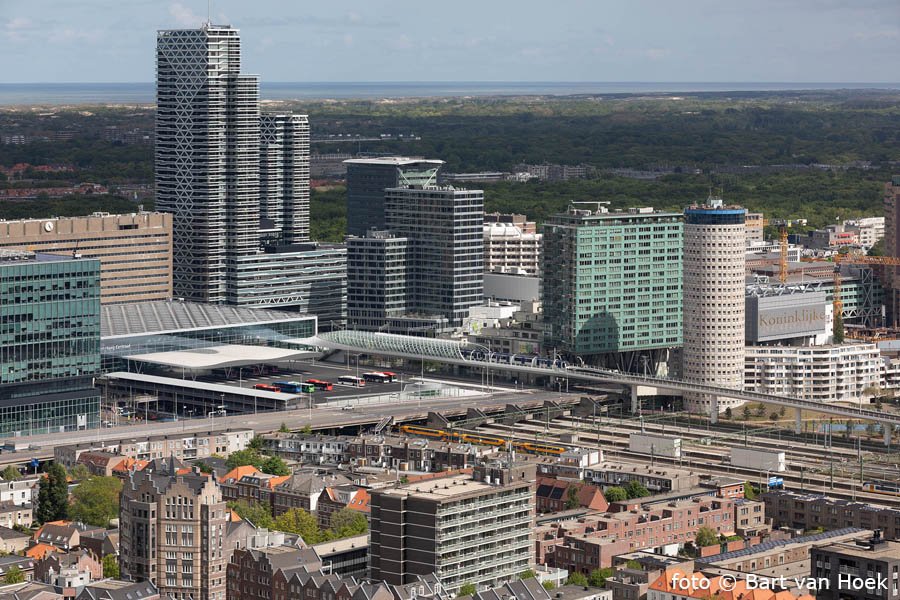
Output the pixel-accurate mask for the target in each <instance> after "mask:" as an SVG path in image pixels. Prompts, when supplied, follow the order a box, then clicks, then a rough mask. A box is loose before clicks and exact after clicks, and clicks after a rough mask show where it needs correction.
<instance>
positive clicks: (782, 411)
mask: <svg viewBox="0 0 900 600" xmlns="http://www.w3.org/2000/svg"><path fill="white" fill-rule="evenodd" d="M786 413H787V408H785V407H784V406H780V407H779V408H778V416H779V417H781V418H782V419H783V418H784V415H785V414H786Z"/></svg>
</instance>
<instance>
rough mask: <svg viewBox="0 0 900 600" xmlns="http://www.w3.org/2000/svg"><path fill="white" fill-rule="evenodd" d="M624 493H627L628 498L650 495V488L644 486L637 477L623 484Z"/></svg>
mask: <svg viewBox="0 0 900 600" xmlns="http://www.w3.org/2000/svg"><path fill="white" fill-rule="evenodd" d="M625 493H626V494H628V499H629V500H631V499H634V498H645V497H647V496H649V495H650V490H648V489H647V488H646V487H644V484H642V483H641V482H640V481H638V480H637V479H632V480H631V481H629V482H628V483H626V484H625Z"/></svg>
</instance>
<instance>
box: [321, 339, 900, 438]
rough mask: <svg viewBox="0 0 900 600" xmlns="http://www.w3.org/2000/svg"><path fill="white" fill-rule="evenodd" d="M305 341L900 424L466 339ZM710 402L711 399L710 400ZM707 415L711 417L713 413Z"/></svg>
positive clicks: (892, 418)
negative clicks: (491, 346)
mask: <svg viewBox="0 0 900 600" xmlns="http://www.w3.org/2000/svg"><path fill="white" fill-rule="evenodd" d="M307 343H310V344H314V345H316V346H319V347H322V348H328V349H332V350H344V351H348V352H360V353H367V354H378V355H382V356H393V357H397V358H409V359H414V360H423V359H424V360H430V361H435V362H441V363H445V364H454V365H462V366H468V367H475V368H483V369H488V370H491V369H495V370H502V371H508V372H515V373H528V374H531V375H537V376H546V377H558V378H565V379H576V380H580V381H592V382H599V383H615V384H619V385H622V386H627V387H629V388H630V389H631V398H632V405H631V408H632V412H637V411H638V399H637V387H638V386H648V387H655V388H659V389H664V390H671V391H676V392H682V393H683V392H692V393H695V394H705V395H709V396H711V397H713V398H716V397H725V398H735V399H738V400H744V401H747V402H762V403H763V404H771V405H775V406H784V407H786V408H793V409H794V410H795V428H796V430H797V432H798V433H799V432H800V430H801V426H802V420H801V415H802V413H801V411H803V410H813V411H815V412H817V413H824V414H827V415H832V416H834V417H839V418H842V419H860V420H865V421H874V422H877V423H880V424H882V426H883V429H884V439H885V443H886V444H889V443H890V438H891V431H892V429H893V428H894V427H895V426H897V427H900V416H898V415H893V414H888V413H883V412H880V411H877V410H871V409H864V408H862V407H860V408H859V409H855V408H848V407H844V406H834V405H829V404H822V403H820V402H813V401H811V400H801V399H799V398H791V397H789V396H779V395H775V394H765V393H761V392H750V391H745V390H739V389H734V388H728V387H720V386H715V385H709V384H704V383H696V382H692V381H686V380H683V379H676V378H674V377H652V376H648V375H635V374H631V373H620V372H619V371H613V370H608V369H597V368H593V367H585V366H583V365H573V364H569V363H566V362H564V361H562V360H561V359H558V358H555V359H549V358H543V357H536V356H530V355H529V356H523V355H512V356H510V355H506V354H500V353H498V352H491V351H490V350H489V349H487V348H484V347H483V346H480V345H477V344H471V343H468V342H457V341H453V340H442V339H433V338H425V337H416V336H406V335H397V334H390V333H377V332H369V331H352V330H343V331H331V332H327V333H319V334H318V336H317V337H316V338H313V339H311V340H309V341H308V342H307ZM713 406H715V402H713ZM714 411H715V412H716V414H711V415H710V416H711V417H712V418H713V419H715V418H716V417H717V416H718V412H717V410H716V409H714Z"/></svg>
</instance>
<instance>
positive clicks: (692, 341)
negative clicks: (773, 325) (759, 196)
mask: <svg viewBox="0 0 900 600" xmlns="http://www.w3.org/2000/svg"><path fill="white" fill-rule="evenodd" d="M746 214H747V211H746V209H744V208H741V207H735V206H724V205H723V203H722V201H721V200H720V199H710V201H709V203H708V204H706V205H702V206H691V207H690V208H687V209H686V210H685V211H684V219H685V221H684V284H683V285H684V350H683V372H684V379H685V380H687V381H693V382H696V383H704V384H708V385H717V386H722V387H729V388H735V389H741V388H742V387H743V383H744V296H745V269H746V267H745V261H746V258H745V253H746V248H745V245H746V241H745V239H746V227H745V224H744V221H745V218H746ZM684 403H685V408H686V409H687V410H691V411H695V412H701V411H702V412H708V413H709V414H710V416H711V417H712V418H713V419H715V418H716V417H717V416H718V414H719V412H721V411H724V410H725V409H726V408H729V407H730V408H734V407H735V406H739V405H740V404H742V401H740V400H735V399H732V398H718V397H714V396H709V395H706V394H688V393H685V395H684Z"/></svg>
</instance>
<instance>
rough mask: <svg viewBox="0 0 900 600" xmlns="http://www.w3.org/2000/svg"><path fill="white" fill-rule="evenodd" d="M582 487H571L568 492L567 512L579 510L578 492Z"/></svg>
mask: <svg viewBox="0 0 900 600" xmlns="http://www.w3.org/2000/svg"><path fill="white" fill-rule="evenodd" d="M580 487H581V486H576V485H570V486H569V489H568V491H567V492H566V510H572V509H573V508H578V490H579V489H580Z"/></svg>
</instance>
